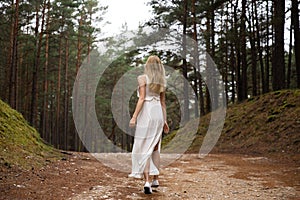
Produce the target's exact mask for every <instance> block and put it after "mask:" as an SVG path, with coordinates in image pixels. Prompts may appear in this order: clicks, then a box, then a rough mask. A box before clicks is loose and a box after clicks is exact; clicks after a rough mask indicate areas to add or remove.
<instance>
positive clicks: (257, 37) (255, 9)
mask: <svg viewBox="0 0 300 200" xmlns="http://www.w3.org/2000/svg"><path fill="white" fill-rule="evenodd" d="M253 4H254V13H255V14H254V17H255V27H256V46H257V51H258V56H259V65H260V73H261V75H260V76H261V87H262V93H263V94H264V93H266V91H267V90H266V84H265V68H264V60H263V51H262V49H261V35H260V26H259V24H261V22H260V21H259V20H258V13H257V5H256V3H255V2H253ZM267 28H268V27H267Z"/></svg>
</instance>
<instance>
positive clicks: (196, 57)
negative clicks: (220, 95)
mask: <svg viewBox="0 0 300 200" xmlns="http://www.w3.org/2000/svg"><path fill="white" fill-rule="evenodd" d="M192 16H193V39H194V42H195V44H196V45H195V49H194V55H193V57H194V62H195V63H194V64H195V66H194V74H195V79H194V82H195V83H194V87H195V99H196V101H195V117H199V112H198V110H199V103H198V102H199V99H198V97H199V95H198V82H200V81H202V80H201V76H200V67H199V49H198V37H197V22H196V19H197V16H196V1H195V0H192ZM199 86H201V87H199V94H200V114H201V115H204V104H203V93H202V84H200V83H199Z"/></svg>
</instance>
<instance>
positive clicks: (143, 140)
mask: <svg viewBox="0 0 300 200" xmlns="http://www.w3.org/2000/svg"><path fill="white" fill-rule="evenodd" d="M145 81H146V95H145V101H144V104H143V107H142V109H141V111H140V113H139V114H138V116H137V124H136V130H135V135H134V143H133V148H132V172H131V174H130V175H129V177H134V178H142V177H143V173H144V171H147V172H149V175H159V160H160V145H161V138H162V131H163V126H164V116H163V111H162V106H161V103H160V95H159V94H156V93H153V92H151V91H149V87H148V86H149V78H148V76H147V75H141V76H139V77H138V82H139V85H141V83H143V82H145ZM158 143H159V145H158V150H157V151H154V147H155V146H156V144H158ZM149 165H150V167H149ZM146 166H148V167H149V168H148V169H145V168H146Z"/></svg>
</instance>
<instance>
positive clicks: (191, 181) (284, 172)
mask: <svg viewBox="0 0 300 200" xmlns="http://www.w3.org/2000/svg"><path fill="white" fill-rule="evenodd" d="M109 156H110V157H113V156H114V155H109ZM118 156H120V155H118ZM118 156H117V155H116V159H115V160H118ZM124 156H127V157H128V158H129V157H130V156H129V155H125V154H124ZM128 162H129V160H128ZM127 175H128V173H126V172H124V171H119V170H115V169H112V168H110V167H107V166H104V165H103V164H102V163H101V162H99V161H98V160H97V159H95V157H94V156H92V155H91V154H87V153H74V152H72V153H70V155H67V154H66V157H65V158H64V159H62V160H59V161H57V162H54V163H49V164H48V165H47V166H45V167H43V168H41V169H31V170H27V171H21V170H15V169H7V168H2V169H0V199H9V200H13V199H45V200H47V199H57V200H59V199H64V200H91V199H207V200H213V199H216V200H223V199H230V200H232V199H247V200H248V199H249V200H252V199H262V200H268V199H270V200H271V199H272V200H274V199H280V200H284V199H294V200H296V199H300V166H299V165H298V164H296V163H295V162H289V161H287V160H285V161H284V162H282V161H280V160H277V159H275V158H267V157H260V156H257V157H254V156H247V155H235V154H234V155H233V154H210V155H208V156H206V157H204V158H201V159H200V158H199V157H198V155H196V154H186V155H183V156H182V157H181V158H179V159H178V160H176V161H175V162H173V163H172V164H170V165H168V166H165V167H164V168H162V169H161V176H160V187H159V188H157V189H155V190H154V192H153V194H151V195H145V194H143V190H142V187H143V180H139V179H133V178H128V177H127Z"/></svg>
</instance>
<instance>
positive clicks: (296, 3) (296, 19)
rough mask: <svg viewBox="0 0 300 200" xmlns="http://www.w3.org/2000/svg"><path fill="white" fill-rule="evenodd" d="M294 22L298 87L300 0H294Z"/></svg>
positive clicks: (299, 76)
mask: <svg viewBox="0 0 300 200" xmlns="http://www.w3.org/2000/svg"><path fill="white" fill-rule="evenodd" d="M292 24H293V27H294V49H295V61H296V72H297V87H298V88H300V30H299V29H300V28H299V1H298V0H292Z"/></svg>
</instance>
